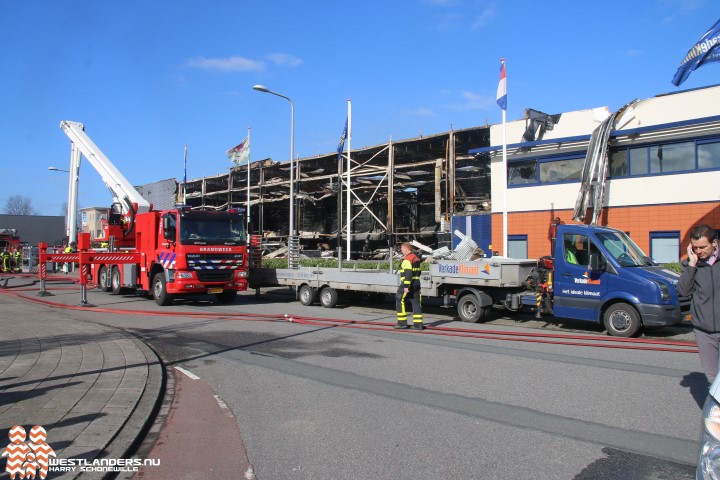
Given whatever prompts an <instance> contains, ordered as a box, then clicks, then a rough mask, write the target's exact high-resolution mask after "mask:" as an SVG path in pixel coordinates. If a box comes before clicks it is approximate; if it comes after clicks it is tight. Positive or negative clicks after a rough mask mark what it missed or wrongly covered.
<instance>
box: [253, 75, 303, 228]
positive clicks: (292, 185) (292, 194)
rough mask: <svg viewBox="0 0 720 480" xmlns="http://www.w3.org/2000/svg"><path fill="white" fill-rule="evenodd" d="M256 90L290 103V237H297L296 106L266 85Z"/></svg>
mask: <svg viewBox="0 0 720 480" xmlns="http://www.w3.org/2000/svg"><path fill="white" fill-rule="evenodd" d="M253 89H254V90H257V91H258V92H264V93H269V94H272V95H275V96H278V97H281V98H284V99H285V100H287V101H288V102H290V226H289V231H290V236H293V235H295V163H294V161H295V160H294V159H295V105H293V102H292V100H291V99H290V97H286V96H285V95H281V94H279V93H277V92H273V91H272V90H270V89H268V88H267V87H266V86H264V85H254V86H253Z"/></svg>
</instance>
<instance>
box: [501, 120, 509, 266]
mask: <svg viewBox="0 0 720 480" xmlns="http://www.w3.org/2000/svg"><path fill="white" fill-rule="evenodd" d="M506 116H507V114H506V112H505V109H503V111H502V171H503V174H502V178H503V256H504V257H509V255H508V205H507V201H508V195H507V191H508V184H507V140H506V137H505V133H506V131H505V125H506V123H505V117H506Z"/></svg>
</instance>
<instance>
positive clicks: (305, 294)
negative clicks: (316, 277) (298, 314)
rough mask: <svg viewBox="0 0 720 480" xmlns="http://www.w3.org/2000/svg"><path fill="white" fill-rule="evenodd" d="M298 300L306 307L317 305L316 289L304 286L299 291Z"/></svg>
mask: <svg viewBox="0 0 720 480" xmlns="http://www.w3.org/2000/svg"><path fill="white" fill-rule="evenodd" d="M298 300H300V303H302V304H303V305H305V306H308V305H312V304H313V303H315V289H314V288H312V287H311V286H310V285H302V286H301V287H300V289H299V290H298Z"/></svg>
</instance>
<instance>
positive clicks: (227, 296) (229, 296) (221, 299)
mask: <svg viewBox="0 0 720 480" xmlns="http://www.w3.org/2000/svg"><path fill="white" fill-rule="evenodd" d="M235 297H237V290H225V291H223V292H222V293H216V294H215V298H216V299H217V301H218V303H223V304H225V303H232V301H233V300H235Z"/></svg>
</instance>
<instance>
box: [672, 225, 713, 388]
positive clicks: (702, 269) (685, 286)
mask: <svg viewBox="0 0 720 480" xmlns="http://www.w3.org/2000/svg"><path fill="white" fill-rule="evenodd" d="M687 256H688V258H687V260H683V261H682V262H681V264H682V273H681V274H680V280H678V283H677V286H676V290H677V293H678V295H680V296H685V297H691V305H690V312H691V313H692V322H693V327H694V329H695V341H696V342H697V346H698V352H699V354H700V364H701V365H702V368H703V370H704V371H705V375H706V376H707V379H708V382H710V383H711V384H712V382H713V380H715V377H716V376H717V374H718V358H719V353H718V352H720V261H718V236H717V232H716V231H715V230H714V229H713V228H712V227H710V226H709V225H697V226H695V227H693V228H692V230H690V245H688V247H687Z"/></svg>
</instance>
